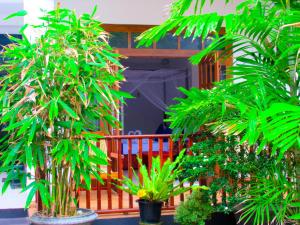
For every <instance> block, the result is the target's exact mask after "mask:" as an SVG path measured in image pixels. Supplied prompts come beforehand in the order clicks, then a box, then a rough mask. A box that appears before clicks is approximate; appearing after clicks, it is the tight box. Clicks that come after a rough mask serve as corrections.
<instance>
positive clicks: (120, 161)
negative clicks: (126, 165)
mask: <svg viewBox="0 0 300 225" xmlns="http://www.w3.org/2000/svg"><path fill="white" fill-rule="evenodd" d="M117 152H118V166H117V171H118V179H119V180H118V182H117V183H118V185H119V186H121V185H122V184H121V182H120V179H122V178H123V158H122V139H118V148H117ZM118 199H119V201H118V202H119V209H122V208H123V191H122V190H120V189H119V188H118Z"/></svg>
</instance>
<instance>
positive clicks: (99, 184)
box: [97, 139, 106, 210]
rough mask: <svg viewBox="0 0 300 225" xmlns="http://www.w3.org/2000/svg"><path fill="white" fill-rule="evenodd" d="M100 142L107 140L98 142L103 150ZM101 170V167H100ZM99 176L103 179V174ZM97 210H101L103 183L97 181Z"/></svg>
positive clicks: (98, 145)
mask: <svg viewBox="0 0 300 225" xmlns="http://www.w3.org/2000/svg"><path fill="white" fill-rule="evenodd" d="M100 141H104V142H106V139H100V140H99V141H97V147H98V148H100V150H102V149H101V147H100V146H101V145H100ZM98 168H99V169H100V166H99V167H98ZM99 176H100V177H101V172H99ZM97 210H101V183H100V181H98V180H97Z"/></svg>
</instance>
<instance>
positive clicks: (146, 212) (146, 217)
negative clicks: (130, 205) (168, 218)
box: [138, 200, 163, 223]
mask: <svg viewBox="0 0 300 225" xmlns="http://www.w3.org/2000/svg"><path fill="white" fill-rule="evenodd" d="M138 203H139V208H140V218H141V222H142V223H159V222H160V217H161V208H162V205H163V202H154V201H147V200H138Z"/></svg>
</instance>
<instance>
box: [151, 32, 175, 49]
mask: <svg viewBox="0 0 300 225" xmlns="http://www.w3.org/2000/svg"><path fill="white" fill-rule="evenodd" d="M156 47H157V48H158V49H177V48H178V37H176V36H173V34H171V33H168V34H166V36H164V37H163V38H162V39H160V40H159V41H158V42H157V44H156Z"/></svg>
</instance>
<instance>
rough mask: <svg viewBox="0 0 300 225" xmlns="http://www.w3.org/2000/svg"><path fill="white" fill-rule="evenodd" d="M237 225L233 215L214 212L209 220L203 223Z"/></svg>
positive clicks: (209, 224) (208, 224) (206, 224)
mask: <svg viewBox="0 0 300 225" xmlns="http://www.w3.org/2000/svg"><path fill="white" fill-rule="evenodd" d="M225 224H226V225H237V221H236V219H235V216H234V213H233V212H231V213H229V214H226V213H223V212H214V213H212V215H211V219H209V220H207V221H206V222H205V225H225Z"/></svg>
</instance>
